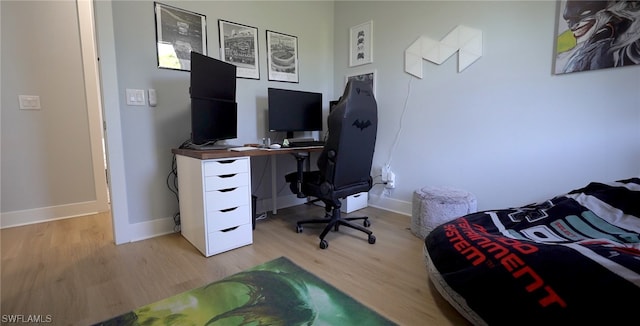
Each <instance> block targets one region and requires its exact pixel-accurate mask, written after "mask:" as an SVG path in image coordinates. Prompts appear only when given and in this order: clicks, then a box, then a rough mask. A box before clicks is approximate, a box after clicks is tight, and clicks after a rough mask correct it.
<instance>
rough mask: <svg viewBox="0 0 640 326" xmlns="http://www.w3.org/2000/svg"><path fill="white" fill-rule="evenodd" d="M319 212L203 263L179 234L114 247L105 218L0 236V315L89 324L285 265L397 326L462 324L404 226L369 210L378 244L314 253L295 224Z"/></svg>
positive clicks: (332, 246) (312, 236) (346, 236)
mask: <svg viewBox="0 0 640 326" xmlns="http://www.w3.org/2000/svg"><path fill="white" fill-rule="evenodd" d="M323 212H324V209H323V208H321V207H317V206H313V205H301V206H296V207H291V208H286V209H281V210H279V211H278V214H277V215H271V214H269V216H268V217H267V218H266V219H265V220H261V221H258V222H257V226H256V230H255V231H254V233H253V234H254V242H253V244H252V245H249V246H245V247H242V248H238V249H235V250H231V251H228V252H225V253H222V254H218V255H215V256H212V257H209V258H205V257H204V256H203V255H202V254H201V253H200V252H198V251H197V250H196V249H195V248H194V247H193V246H192V245H191V244H190V243H189V242H188V241H186V240H185V239H184V238H183V237H182V236H181V235H180V234H179V233H176V234H170V235H166V236H161V237H156V238H152V239H148V240H143V241H138V242H134V243H128V244H123V245H118V246H116V245H115V244H114V242H113V236H112V226H111V216H110V214H109V213H103V214H97V215H91V216H85V217H78V218H72V219H66V220H60V221H55V222H47V223H40V224H34V225H29V226H22V227H15V228H9V229H4V230H2V231H1V238H2V239H1V244H2V248H1V250H2V266H1V270H2V279H1V288H0V291H1V294H2V303H1V307H0V309H1V310H0V311H1V313H2V315H10V314H20V315H45V316H46V315H50V316H51V318H52V324H54V325H90V324H94V323H98V322H100V321H103V320H106V319H108V318H110V317H113V316H116V315H119V314H122V313H124V312H127V311H130V310H132V309H135V308H137V307H140V306H143V305H146V304H149V303H152V302H155V301H158V300H160V299H163V298H166V297H169V296H172V295H175V294H178V293H181V292H184V291H187V290H190V289H192V288H196V287H200V286H203V285H206V284H208V283H211V282H213V281H216V280H219V279H221V278H223V277H226V276H228V275H231V274H234V273H237V272H239V271H242V270H244V269H247V268H249V267H252V266H255V265H258V264H262V263H264V262H267V261H269V260H272V259H275V258H278V257H280V256H285V257H287V258H289V259H290V260H292V261H293V262H295V263H296V264H297V265H299V266H301V267H303V268H304V269H306V270H308V271H310V272H312V273H313V274H315V275H316V276H318V277H320V278H322V279H324V280H325V281H327V282H328V283H330V284H332V285H333V286H335V287H336V288H338V289H340V290H342V291H343V292H345V293H347V294H349V295H351V296H352V297H353V298H355V299H356V300H358V301H360V302H361V303H363V304H365V305H366V306H368V307H370V308H372V309H373V310H375V311H377V312H378V313H380V314H382V315H383V316H385V317H387V318H389V319H390V320H392V321H394V322H396V323H398V324H400V325H468V322H467V321H466V320H465V319H464V318H463V317H462V316H461V315H459V314H458V313H457V312H456V311H455V310H454V309H453V308H452V307H451V306H450V305H449V304H448V303H447V302H446V301H444V299H442V297H441V296H440V295H439V294H438V292H437V291H436V290H435V288H434V287H433V285H432V284H431V283H430V282H429V280H428V276H427V271H426V267H425V263H424V256H423V241H422V240H420V239H418V238H417V237H415V236H414V235H413V234H412V233H411V231H410V230H409V226H410V218H409V217H407V216H403V215H399V214H395V213H391V212H388V211H384V210H380V209H376V208H372V207H368V208H365V209H363V210H360V211H357V212H353V213H352V214H350V215H368V216H369V217H370V218H371V222H372V225H371V229H372V230H373V231H374V235H375V236H376V238H377V241H376V243H375V244H373V245H371V244H369V243H368V242H367V240H366V239H367V238H366V235H365V234H364V233H360V232H358V231H355V230H351V229H349V228H346V227H342V228H340V231H339V232H337V233H336V232H330V233H329V235H328V237H327V240H328V241H329V248H327V249H325V250H322V249H320V248H319V247H318V244H319V239H318V235H319V233H320V231H321V229H320V226H311V225H309V226H305V228H304V232H303V233H300V234H297V233H296V232H295V221H296V220H299V219H302V218H306V217H310V216H313V217H318V216H321V215H322V214H323Z"/></svg>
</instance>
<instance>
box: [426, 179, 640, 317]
mask: <svg viewBox="0 0 640 326" xmlns="http://www.w3.org/2000/svg"><path fill="white" fill-rule="evenodd" d="M425 255H426V258H427V263H428V265H429V270H430V273H431V275H432V280H433V281H434V283H435V284H436V288H438V290H440V292H441V293H442V294H443V296H444V297H445V298H447V300H449V302H451V303H452V304H453V306H455V307H456V308H457V309H458V310H459V311H460V312H461V313H462V314H463V315H465V316H466V317H467V318H468V319H469V320H470V321H471V322H472V323H474V324H491V325H505V324H508V325H525V324H526V325H542V324H554V325H562V324H565V325H576V324H589V325H594V324H608V325H616V324H623V323H625V324H626V321H628V320H629V319H630V318H631V316H633V315H635V309H638V307H640V306H639V303H640V301H639V300H640V299H639V298H640V178H631V179H627V180H620V181H617V182H613V183H609V184H604V183H595V182H594V183H590V184H589V185H587V186H586V187H584V188H581V189H577V190H574V191H571V192H569V193H567V194H564V195H562V196H557V197H555V198H553V199H550V200H548V201H545V202H543V203H538V204H533V205H528V206H524V207H519V208H511V209H504V210H495V211H484V212H479V213H474V214H469V215H465V216H462V217H460V218H457V219H455V220H453V221H450V222H448V223H445V224H443V225H440V226H438V227H437V228H436V229H435V230H434V231H432V232H431V233H430V234H429V235H428V236H427V237H426V239H425ZM631 319H633V318H631Z"/></svg>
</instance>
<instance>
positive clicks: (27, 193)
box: [0, 1, 107, 227]
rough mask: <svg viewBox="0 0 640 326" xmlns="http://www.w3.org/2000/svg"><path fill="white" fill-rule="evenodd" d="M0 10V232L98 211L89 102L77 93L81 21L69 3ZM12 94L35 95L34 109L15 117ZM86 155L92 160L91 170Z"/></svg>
mask: <svg viewBox="0 0 640 326" xmlns="http://www.w3.org/2000/svg"><path fill="white" fill-rule="evenodd" d="M0 5H1V6H2V19H1V22H2V82H1V85H2V95H3V96H2V119H1V123H2V128H1V131H2V132H1V139H2V154H1V155H0V156H1V162H2V169H1V173H2V189H1V190H0V192H1V193H2V207H1V209H0V212H1V213H2V221H1V222H0V226H2V227H7V226H16V225H22V224H29V223H34V222H39V221H42V220H49V219H56V218H63V217H69V216H73V215H80V214H88V213H93V212H96V211H101V210H106V209H107V202H106V201H107V199H106V185H105V175H104V164H103V163H102V161H101V158H100V157H101V153H102V149H101V148H98V149H96V148H93V149H94V150H95V152H92V146H91V138H92V137H93V131H92V130H91V127H90V124H89V119H91V118H92V116H90V115H89V114H88V112H89V111H88V107H91V106H92V105H93V104H96V103H95V102H97V100H96V99H95V97H93V96H91V99H89V95H88V94H87V93H86V89H85V77H86V76H87V75H86V73H88V71H86V67H84V66H83V53H82V51H81V45H82V41H81V36H80V31H81V30H82V29H83V28H84V27H83V26H81V25H82V24H81V23H80V21H82V22H84V21H85V20H84V19H79V18H80V17H79V14H78V7H77V6H76V3H75V2H74V1H65V2H36V1H2V3H1V4H0ZM83 18H84V17H83ZM85 55H88V54H85ZM86 58H87V57H85V59H86ZM89 60H91V59H89ZM94 86H95V85H94ZM96 89H97V87H94V88H93V90H96ZM19 95H38V96H39V97H40V104H41V109H40V110H20V109H19V102H18V96H19ZM92 109H94V110H95V111H94V112H95V113H97V112H99V109H97V108H93V107H92ZM98 120H99V119H98ZM98 125H99V123H98ZM97 128H101V127H100V126H98V127H97ZM98 131H99V129H98ZM99 137H100V136H99V135H98V138H99ZM92 155H97V157H98V161H97V164H96V159H95V158H92ZM98 178H101V179H98ZM98 187H101V188H100V190H99V191H97V189H98Z"/></svg>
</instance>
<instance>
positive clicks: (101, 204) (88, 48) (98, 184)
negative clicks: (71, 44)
mask: <svg viewBox="0 0 640 326" xmlns="http://www.w3.org/2000/svg"><path fill="white" fill-rule="evenodd" d="M77 6H78V23H79V25H80V46H81V48H82V49H81V54H82V66H83V72H84V87H85V94H86V101H87V114H88V120H89V121H88V122H89V138H90V141H91V159H92V161H93V179H94V184H95V189H96V201H97V203H96V204H97V205H98V210H99V211H101V212H104V211H108V210H109V202H108V201H109V199H108V195H107V176H106V175H105V168H106V167H105V160H104V150H103V146H102V136H103V133H102V107H101V103H100V85H99V73H98V53H97V51H96V42H95V26H94V17H93V2H92V1H90V0H78V1H77Z"/></svg>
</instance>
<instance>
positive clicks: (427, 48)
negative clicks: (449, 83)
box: [404, 25, 482, 78]
mask: <svg viewBox="0 0 640 326" xmlns="http://www.w3.org/2000/svg"><path fill="white" fill-rule="evenodd" d="M456 51H457V52H458V72H462V71H463V70H464V69H465V68H467V67H468V66H470V65H471V64H472V63H474V62H475V61H476V60H478V59H479V58H480V57H481V56H482V31H481V30H479V29H475V28H470V27H466V26H463V25H459V26H458V27H456V28H455V29H454V30H453V31H451V32H450V33H449V34H447V36H445V37H444V38H443V39H442V41H436V40H433V39H431V38H428V37H426V36H421V37H419V38H418V39H417V40H416V41H415V42H413V43H412V44H411V45H410V46H409V47H408V48H407V49H406V50H405V51H404V59H405V60H404V70H405V71H406V72H408V73H410V74H412V75H414V76H416V77H418V78H422V59H425V60H429V61H431V62H433V63H435V64H441V63H443V62H445V60H447V59H448V58H449V57H450V56H452V55H453V54H454V53H456Z"/></svg>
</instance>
